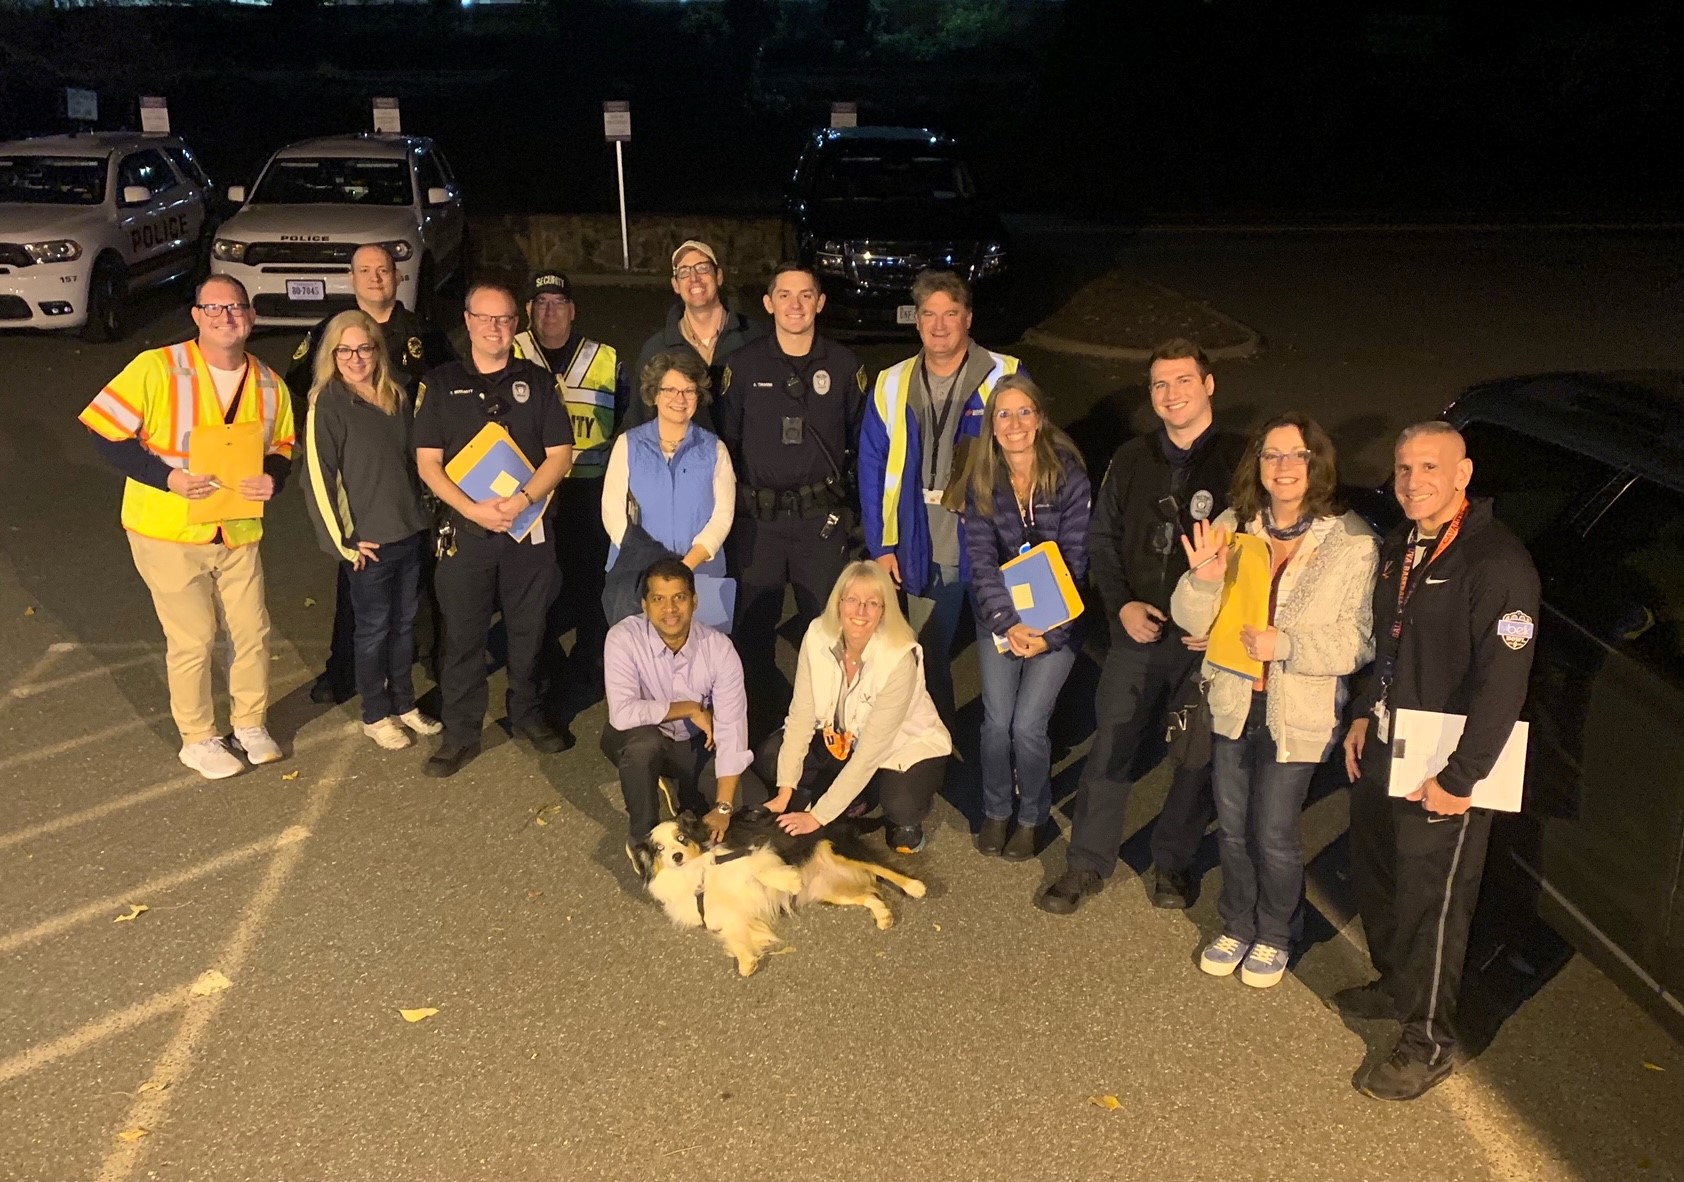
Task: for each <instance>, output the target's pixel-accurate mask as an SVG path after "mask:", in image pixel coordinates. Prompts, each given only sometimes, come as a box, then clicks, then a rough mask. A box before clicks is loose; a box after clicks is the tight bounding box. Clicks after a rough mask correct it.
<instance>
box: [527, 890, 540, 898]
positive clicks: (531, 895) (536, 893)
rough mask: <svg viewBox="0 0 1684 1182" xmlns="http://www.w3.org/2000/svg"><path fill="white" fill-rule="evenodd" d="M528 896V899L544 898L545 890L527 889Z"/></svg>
mask: <svg viewBox="0 0 1684 1182" xmlns="http://www.w3.org/2000/svg"><path fill="white" fill-rule="evenodd" d="M526 897H527V898H528V899H542V898H543V897H544V892H543V891H527V892H526Z"/></svg>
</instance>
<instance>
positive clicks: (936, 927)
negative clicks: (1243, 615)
mask: <svg viewBox="0 0 1684 1182" xmlns="http://www.w3.org/2000/svg"><path fill="white" fill-rule="evenodd" d="M1200 577H1201V578H1203V576H1202V575H1201V576H1200ZM930 926H931V927H933V928H934V929H935V930H936V931H938V932H939V931H941V925H940V924H939V923H932V924H931V925H930Z"/></svg>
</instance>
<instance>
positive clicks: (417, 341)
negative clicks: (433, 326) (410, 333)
mask: <svg viewBox="0 0 1684 1182" xmlns="http://www.w3.org/2000/svg"><path fill="white" fill-rule="evenodd" d="M404 348H406V349H408V350H409V355H410V356H411V357H413V358H415V360H417V361H420V360H421V338H420V337H410V338H409V340H407V341H405V342H404Z"/></svg>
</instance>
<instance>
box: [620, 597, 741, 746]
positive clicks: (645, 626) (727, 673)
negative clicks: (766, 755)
mask: <svg viewBox="0 0 1684 1182" xmlns="http://www.w3.org/2000/svg"><path fill="white" fill-rule="evenodd" d="M602 674H603V683H604V688H605V689H606V691H607V696H608V722H609V725H611V726H612V727H613V728H614V729H615V730H620V731H629V730H631V729H632V728H633V727H637V726H658V727H660V728H661V730H662V731H664V732H665V733H666V734H668V735H670V736H671V737H672V738H674V739H678V740H680V741H681V742H688V741H689V740H690V739H693V738H695V737H696V736H697V735H699V734H701V731H700V730H698V729H697V728H696V727H695V726H694V725H693V724H691V723H690V722H689V721H687V720H682V719H681V720H677V721H674V722H665V721H663V719H665V718H666V716H667V711H668V709H670V708H671V706H672V704H673V703H674V702H700V703H702V705H703V706H705V707H707V708H708V709H709V710H711V711H712V712H713V749H714V773H715V774H716V775H720V776H740V775H742V774H743V772H745V771H747V770H748V766H749V764H751V763H753V762H754V757H753V755H752V754H751V753H750V752H749V749H748V695H747V693H745V692H744V690H743V663H742V660H741V659H740V658H739V657H738V656H737V650H736V649H735V648H733V647H732V646H731V639H730V637H728V636H726V635H725V634H724V633H723V632H718V631H716V630H714V629H712V628H710V627H708V626H707V625H706V624H704V623H702V622H701V621H700V620H693V621H691V623H690V638H689V639H688V640H686V641H685V642H684V647H683V648H681V649H679V650H678V651H677V652H676V653H675V652H673V651H672V650H671V649H669V648H668V647H667V642H666V641H664V640H662V639H661V634H660V633H659V632H656V631H655V627H654V625H653V624H651V623H650V622H649V617H647V616H645V615H642V614H641V613H640V614H638V615H635V616H627V617H626V618H625V619H623V620H621V621H620V622H619V623H618V624H615V625H614V626H613V627H612V628H610V629H609V630H608V638H607V640H606V641H605V642H604V644H603V649H602Z"/></svg>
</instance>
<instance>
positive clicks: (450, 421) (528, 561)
mask: <svg viewBox="0 0 1684 1182" xmlns="http://www.w3.org/2000/svg"><path fill="white" fill-rule="evenodd" d="M553 390H554V379H553V378H552V377H551V376H550V374H549V372H548V371H547V370H545V369H542V368H540V367H539V366H537V365H534V364H533V363H532V362H530V361H525V360H522V359H521V358H518V357H513V356H511V357H510V358H509V362H508V364H507V365H506V366H505V367H504V368H503V369H502V370H501V371H500V372H498V373H491V374H482V373H478V372H475V371H474V370H473V369H472V368H471V366H470V365H469V364H468V363H465V362H461V361H452V362H450V363H449V364H447V365H443V366H440V367H439V368H437V369H435V370H432V371H431V372H429V373H428V374H427V376H426V378H424V379H423V380H422V384H421V390H420V393H419V394H418V396H417V402H418V406H417V409H416V414H415V446H416V448H417V450H420V449H425V448H438V449H441V450H442V451H443V452H444V462H445V465H446V466H447V467H448V465H449V464H450V461H451V460H452V459H453V458H454V457H455V456H456V453H458V452H460V451H461V450H462V449H463V448H465V447H466V446H468V444H469V443H470V442H472V440H473V439H474V437H475V436H477V435H478V434H479V433H480V431H481V429H482V428H484V427H485V425H486V424H487V423H491V422H496V423H499V424H501V425H502V426H503V428H504V429H505V430H507V431H508V433H509V435H510V437H511V438H513V440H514V443H515V446H516V447H517V448H519V449H520V452H521V454H522V455H524V456H525V457H526V461H527V463H529V464H531V465H532V467H533V468H534V469H537V468H538V467H539V466H540V465H541V464H543V462H544V459H545V452H546V450H547V449H549V448H552V447H562V446H568V445H571V443H572V442H573V431H572V428H571V427H570V426H569V424H568V421H567V414H566V411H565V410H564V409H563V407H562V405H561V402H560V400H559V399H557V398H556V397H554V395H553ZM553 508H554V502H553V501H552V502H551V510H552V511H553ZM448 525H449V528H450V531H451V541H450V543H449V546H453V548H454V550H453V552H452V550H451V549H450V548H446V550H445V553H444V554H443V555H442V556H441V557H440V558H439V561H438V571H437V574H436V575H435V576H434V585H435V587H436V588H437V591H438V597H439V605H440V607H441V608H442V609H443V613H444V620H445V636H444V658H443V660H442V662H441V663H440V667H439V692H440V695H441V697H442V699H443V701H442V707H443V708H442V710H441V711H440V717H441V718H442V720H443V722H444V742H443V745H442V746H441V748H440V753H441V756H442V755H443V754H444V753H447V752H453V751H462V750H464V749H466V750H467V751H468V752H469V753H470V754H471V753H472V751H474V750H477V746H478V743H479V737H480V731H481V729H482V728H483V726H484V723H485V711H486V706H487V689H486V671H485V641H486V636H487V634H488V633H489V632H490V629H491V618H492V614H493V613H494V612H496V611H498V610H501V612H502V615H503V627H504V631H505V633H506V635H507V639H508V674H509V699H508V708H509V721H510V722H511V724H512V725H513V727H514V729H515V730H517V731H519V732H521V733H522V734H524V735H526V736H527V738H529V739H530V740H531V741H532V742H533V744H534V745H535V746H537V747H538V748H539V749H540V750H561V749H562V747H563V746H564V745H565V744H564V742H562V741H560V740H559V737H558V736H557V735H556V733H555V732H554V731H553V730H552V729H551V728H550V726H549V723H548V722H546V721H545V719H544V714H543V709H542V705H541V703H540V700H539V693H538V687H537V681H536V666H537V662H538V655H539V649H540V646H541V645H542V643H543V637H544V623H545V619H546V618H547V616H548V613H549V609H550V604H551V603H552V602H553V601H554V599H555V597H556V593H557V591H558V590H559V589H560V584H561V572H560V570H559V569H558V568H557V566H556V558H555V544H556V543H555V537H554V532H553V531H554V525H553V522H552V521H551V520H550V519H549V518H548V516H546V517H544V518H540V519H539V521H538V522H537V523H536V524H535V525H534V526H533V528H532V531H531V532H530V533H529V534H528V535H527V536H526V538H525V539H523V540H521V541H518V542H517V541H516V540H515V539H514V538H513V537H511V536H510V535H508V534H505V533H491V532H489V531H487V530H485V529H483V528H482V527H480V526H478V525H475V524H474V523H473V522H471V521H468V520H467V519H466V518H464V517H463V516H462V515H461V514H459V513H456V512H454V511H449V512H448ZM435 758H438V757H435ZM459 762H460V761H458V763H459ZM430 769H431V765H429V770H430ZM454 770H455V767H454V766H452V767H451V768H450V769H449V771H441V772H439V773H437V774H449V772H451V771H454Z"/></svg>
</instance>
